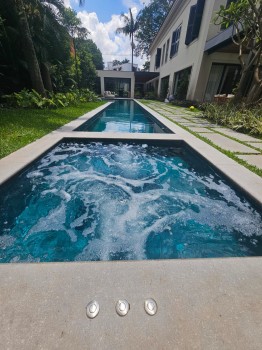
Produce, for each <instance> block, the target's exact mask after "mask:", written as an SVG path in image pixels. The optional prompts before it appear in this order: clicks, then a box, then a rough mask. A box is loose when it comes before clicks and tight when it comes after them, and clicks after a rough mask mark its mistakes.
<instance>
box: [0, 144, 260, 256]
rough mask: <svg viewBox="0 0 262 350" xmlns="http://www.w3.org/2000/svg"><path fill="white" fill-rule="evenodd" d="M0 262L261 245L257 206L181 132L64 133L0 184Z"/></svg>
mask: <svg viewBox="0 0 262 350" xmlns="http://www.w3.org/2000/svg"><path fill="white" fill-rule="evenodd" d="M0 227H1V228H0V262H2V263H7V262H33V261H36V262H40V261H41V262H50V261H90V260H94V261H97V260H144V259H176V258H182V259H184V258H209V257H233V256H239V257H240V256H261V255H262V238H261V235H262V216H261V211H260V210H259V209H258V208H256V207H255V206H254V205H253V204H252V203H251V202H250V201H249V200H248V199H247V198H245V196H244V195H243V193H241V192H239V191H238V190H235V189H234V188H233V187H232V186H231V184H230V183H229V182H228V181H227V180H226V179H225V178H223V177H222V176H221V175H220V174H219V173H218V172H217V171H216V170H215V169H214V168H212V167H211V166H210V165H209V164H208V163H207V162H206V161H205V160H204V159H203V158H202V157H200V156H198V155H197V153H195V152H193V151H192V150H191V149H190V148H189V147H187V146H186V145H185V144H184V143H183V142H179V141H177V142H174V141H172V143H170V142H168V141H166V142H163V143H161V142H158V143H155V141H154V142H149V141H148V142H147V141H143V142H137V141H136V142H135V143H128V142H125V143H119V142H117V141H116V142H112V141H107V142H86V141H83V140H80V141H79V140H78V141H75V140H73V139H72V140H69V139H68V140H64V141H63V142H62V143H59V144H58V145H57V146H56V147H55V148H53V149H52V150H51V151H49V152H48V153H47V154H46V155H45V156H44V157H42V158H41V159H40V160H38V161H36V162H35V163H34V164H33V165H31V166H30V167H28V168H27V169H25V170H24V171H23V172H22V173H20V174H19V175H17V176H15V177H14V178H13V179H11V180H9V181H8V182H7V183H5V184H4V185H2V186H1V187H0Z"/></svg>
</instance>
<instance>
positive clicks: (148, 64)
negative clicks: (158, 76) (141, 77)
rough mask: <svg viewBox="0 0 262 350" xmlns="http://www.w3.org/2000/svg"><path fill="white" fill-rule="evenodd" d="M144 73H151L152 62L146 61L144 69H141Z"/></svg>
mask: <svg viewBox="0 0 262 350" xmlns="http://www.w3.org/2000/svg"><path fill="white" fill-rule="evenodd" d="M141 70H142V71H143V72H149V71H150V61H146V62H145V63H144V64H143V68H142V69H141Z"/></svg>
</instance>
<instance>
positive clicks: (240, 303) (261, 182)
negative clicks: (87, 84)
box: [0, 105, 262, 350]
mask: <svg viewBox="0 0 262 350" xmlns="http://www.w3.org/2000/svg"><path fill="white" fill-rule="evenodd" d="M106 106H107V105H105V106H102V107H99V110H103V108H105V107H106ZM146 109H147V110H148V111H150V112H151V113H152V114H153V116H154V117H156V118H157V119H158V120H160V121H161V122H162V123H163V124H165V125H166V126H167V127H168V128H170V129H171V130H172V131H174V132H175V133H176V134H122V133H118V134H114V133H94V132H74V131H73V129H75V128H76V127H77V126H79V125H80V124H81V123H83V122H84V121H86V120H88V119H90V118H91V117H92V116H94V115H95V114H96V113H97V111H98V110H95V111H92V112H90V113H87V114H86V115H84V116H82V117H80V118H78V119H76V120H75V121H73V122H71V123H69V124H67V125H65V126H64V127H62V128H60V129H58V130H56V131H54V132H52V133H51V134H48V135H46V136H44V137H43V138H41V139H39V140H38V141H36V142H34V143H32V144H30V145H28V146H26V147H24V148H22V149H20V150H18V151H16V152H14V153H12V154H11V155H9V156H7V157H5V158H3V159H2V160H0V183H3V182H4V181H5V180H7V179H8V178H10V177H11V176H12V175H14V174H16V173H17V172H19V171H20V170H21V169H23V168H24V167H25V166H27V165H28V164H30V163H31V162H32V161H33V160H35V159H37V158H38V157H39V156H40V155H41V154H42V153H43V152H45V151H47V150H48V149H50V147H52V146H54V145H55V144H56V143H57V142H59V141H60V140H62V139H63V138H74V139H75V138H79V139H81V138H87V139H97V140H99V139H101V140H103V139H112V140H115V139H121V140H123V141H124V140H136V139H140V140H145V142H146V140H171V141H172V140H174V141H176V140H183V141H185V142H186V143H187V144H189V145H190V146H191V147H192V148H194V149H196V151H197V152H198V153H200V154H201V155H202V156H203V157H204V158H206V159H207V160H208V161H209V162H211V163H214V165H215V166H216V167H217V168H218V169H219V170H220V171H222V172H223V173H224V174H225V175H226V176H227V177H229V178H231V180H232V181H233V182H234V183H236V184H237V185H238V186H239V187H241V188H242V189H243V190H244V191H246V192H248V193H249V195H250V196H251V197H252V198H253V199H254V200H255V201H256V202H257V203H258V205H260V206H262V178H260V177H259V176H257V175H256V174H254V173H252V172H250V171H249V170H247V169H246V168H244V167H243V166H241V165H239V164H238V163H236V162H235V161H233V160H232V159H230V158H228V157H227V156H225V155H224V154H222V153H220V152H219V151H217V150H216V149H214V148H213V147H211V146H209V145H207V144H206V143H205V142H203V141H201V140H200V139H198V138H196V137H195V136H193V135H192V134H190V133H189V132H187V131H186V130H184V129H182V128H181V127H179V125H176V124H174V123H173V122H171V121H169V120H167V119H166V118H165V117H163V116H160V115H159V114H158V113H157V112H152V110H150V109H149V108H147V107H146ZM170 113H171V112H170ZM179 118H182V119H183V117H181V116H179ZM190 122H191V123H192V122H193V121H190ZM248 142H251V141H250V140H249V141H248ZM261 276H262V258H261V257H255V258H223V259H220V258H219V259H192V260H191V259H188V260H161V261H160V260H155V261H126V262H117V261H114V262H82V263H39V264H35V263H32V264H28V263H27V264H24V263H22V264H0V329H1V332H0V344H1V347H2V348H3V349H84V348H87V349H230V350H231V349H243V350H244V349H245V350H246V349H261V344H262V298H261V295H262V277H261ZM146 298H153V299H155V300H156V302H157V304H158V312H157V314H156V315H155V316H148V315H147V314H146V313H145V311H144V307H143V304H144V301H145V299H146ZM94 299H95V300H97V301H98V303H99V304H100V312H99V314H98V316H97V317H96V318H95V319H93V320H90V319H88V318H87V316H86V305H87V304H88V303H89V302H90V301H91V300H94ZM119 299H127V300H128V302H129V303H130V311H129V313H128V314H127V316H125V317H120V316H118V315H117V314H116V311H115V304H116V302H117V300H119Z"/></svg>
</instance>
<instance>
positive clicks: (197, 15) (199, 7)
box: [192, 0, 205, 41]
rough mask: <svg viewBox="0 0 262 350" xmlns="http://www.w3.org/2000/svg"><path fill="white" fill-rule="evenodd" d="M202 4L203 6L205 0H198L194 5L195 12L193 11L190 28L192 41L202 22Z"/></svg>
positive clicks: (196, 35)
mask: <svg viewBox="0 0 262 350" xmlns="http://www.w3.org/2000/svg"><path fill="white" fill-rule="evenodd" d="M204 6H205V0H198V2H197V5H196V13H195V19H194V24H193V29H192V41H193V40H195V39H196V38H197V37H198V34H199V31H200V27H201V22H202V16H203V11H204Z"/></svg>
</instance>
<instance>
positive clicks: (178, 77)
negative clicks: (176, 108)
mask: <svg viewBox="0 0 262 350" xmlns="http://www.w3.org/2000/svg"><path fill="white" fill-rule="evenodd" d="M190 74H191V67H188V68H186V69H183V70H181V71H179V72H176V73H175V74H174V90H173V95H174V98H175V99H176V100H185V99H186V96H187V90H188V85H189V80H190Z"/></svg>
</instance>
